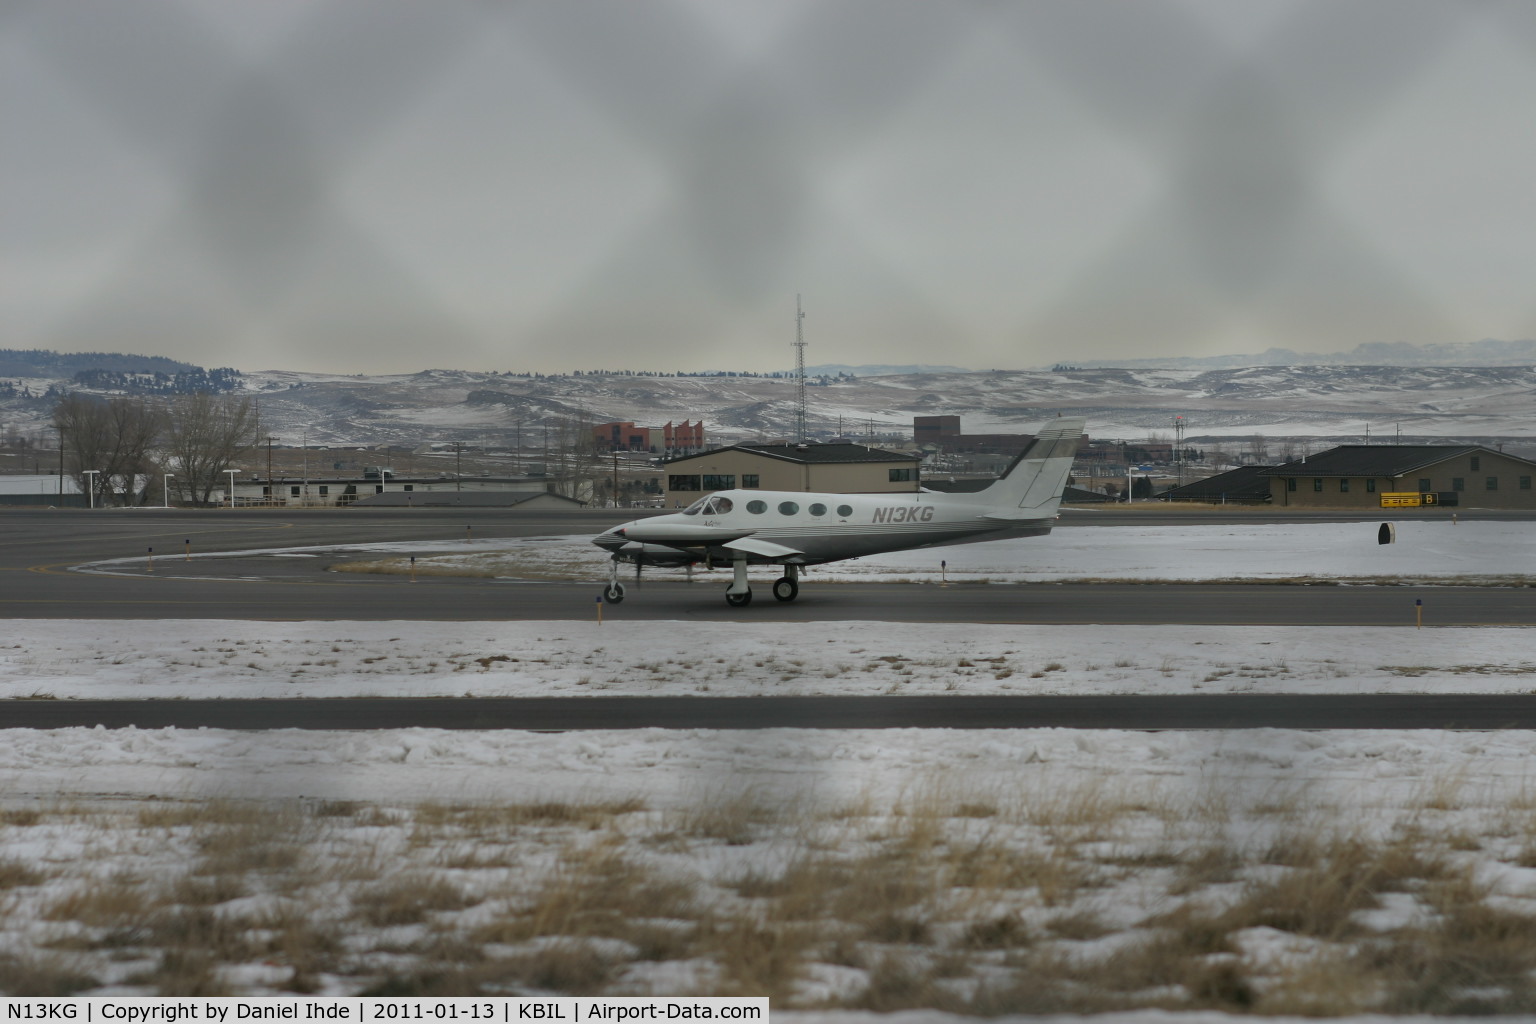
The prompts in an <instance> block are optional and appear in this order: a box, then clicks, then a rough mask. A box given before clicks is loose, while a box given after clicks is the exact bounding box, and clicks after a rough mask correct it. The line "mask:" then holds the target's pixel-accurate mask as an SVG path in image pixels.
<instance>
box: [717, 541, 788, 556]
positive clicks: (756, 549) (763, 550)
mask: <svg viewBox="0 0 1536 1024" xmlns="http://www.w3.org/2000/svg"><path fill="white" fill-rule="evenodd" d="M721 547H725V548H730V549H731V550H733V551H745V552H746V553H747V554H749V555H760V556H762V557H763V558H793V557H795V556H796V555H803V554H805V552H804V551H796V550H795V549H794V548H787V547H785V546H784V545H783V544H775V543H774V542H773V541H771V540H758V539H757V538H756V537H740V538H738V539H736V540H732V541H726V542H725V543H724V544H722V545H721Z"/></svg>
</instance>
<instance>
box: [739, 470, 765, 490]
mask: <svg viewBox="0 0 1536 1024" xmlns="http://www.w3.org/2000/svg"><path fill="white" fill-rule="evenodd" d="M741 486H743V487H752V488H756V487H759V486H761V485H760V484H759V483H758V482H757V474H756V473H743V474H741Z"/></svg>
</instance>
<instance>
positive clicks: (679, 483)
mask: <svg viewBox="0 0 1536 1024" xmlns="http://www.w3.org/2000/svg"><path fill="white" fill-rule="evenodd" d="M703 489H704V488H702V487H700V486H699V478H698V476H697V475H696V474H689V473H674V474H672V475H671V476H669V477H667V490H669V491H702V490H703Z"/></svg>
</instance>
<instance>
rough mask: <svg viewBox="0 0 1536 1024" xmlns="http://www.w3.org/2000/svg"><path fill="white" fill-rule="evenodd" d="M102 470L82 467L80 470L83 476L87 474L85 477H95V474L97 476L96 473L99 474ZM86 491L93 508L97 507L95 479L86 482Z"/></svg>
mask: <svg viewBox="0 0 1536 1024" xmlns="http://www.w3.org/2000/svg"><path fill="white" fill-rule="evenodd" d="M100 472H101V470H99V469H82V470H81V471H80V475H81V476H85V477H94V476H96V474H98V473H100ZM85 493H86V495H87V496H88V498H89V500H90V503H91V504H90V507H91V508H95V507H96V481H95V480H94V479H92V480H87V481H86V482H85Z"/></svg>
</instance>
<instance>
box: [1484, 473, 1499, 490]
mask: <svg viewBox="0 0 1536 1024" xmlns="http://www.w3.org/2000/svg"><path fill="white" fill-rule="evenodd" d="M1484 486H1485V489H1486V490H1490V491H1496V490H1498V489H1499V478H1498V477H1496V476H1491V477H1489V478H1488V480H1487V483H1486V484H1485V485H1484Z"/></svg>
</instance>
